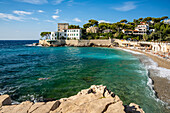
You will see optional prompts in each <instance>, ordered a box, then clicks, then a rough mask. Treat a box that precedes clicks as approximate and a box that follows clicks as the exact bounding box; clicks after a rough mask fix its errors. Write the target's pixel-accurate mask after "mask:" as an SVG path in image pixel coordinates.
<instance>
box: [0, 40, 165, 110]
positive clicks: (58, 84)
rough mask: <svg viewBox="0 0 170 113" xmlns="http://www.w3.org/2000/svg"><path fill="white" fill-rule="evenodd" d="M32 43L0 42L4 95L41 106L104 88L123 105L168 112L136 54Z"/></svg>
mask: <svg viewBox="0 0 170 113" xmlns="http://www.w3.org/2000/svg"><path fill="white" fill-rule="evenodd" d="M33 42H38V41H0V93H2V94H9V95H10V96H11V97H12V99H13V100H15V101H19V102H21V101H25V100H32V101H33V100H36V101H42V100H46V99H49V98H50V99H60V98H63V97H69V96H72V95H75V94H77V93H78V92H79V91H80V90H82V89H85V88H89V87H90V86H91V85H93V84H95V85H100V84H103V85H106V86H107V87H108V88H109V89H110V90H112V91H113V92H114V93H115V94H117V95H118V96H119V97H120V98H121V100H123V102H124V104H129V103H132V102H133V103H136V104H139V105H140V106H141V107H142V108H143V109H144V110H145V112H147V113H164V112H166V111H164V107H163V105H162V104H161V102H159V101H156V99H155V95H154V93H153V91H152V90H151V89H150V88H149V86H148V85H147V83H148V76H147V75H148V72H147V70H146V69H145V67H144V65H143V64H142V63H140V61H139V59H138V58H136V57H135V56H133V55H132V54H130V53H128V52H125V51H122V50H116V49H107V48H84V47H82V48H78V47H27V46H25V44H31V43H33ZM39 78H49V79H48V80H38V79H39Z"/></svg>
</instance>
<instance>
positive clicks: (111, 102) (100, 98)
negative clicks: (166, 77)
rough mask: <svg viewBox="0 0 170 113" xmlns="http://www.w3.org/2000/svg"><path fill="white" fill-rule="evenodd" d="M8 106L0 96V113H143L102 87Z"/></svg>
mask: <svg viewBox="0 0 170 113" xmlns="http://www.w3.org/2000/svg"><path fill="white" fill-rule="evenodd" d="M10 104H11V100H10V97H9V96H8V95H1V96H0V113H144V111H143V110H142V109H141V108H140V107H139V106H138V105H136V104H134V103H131V104H130V105H126V106H124V105H123V102H122V101H121V100H120V98H119V97H118V96H117V95H115V94H114V93H113V92H111V91H110V90H108V89H107V87H106V86H102V85H98V86H97V85H92V86H91V87H90V88H89V89H85V90H82V91H80V92H79V93H78V94H77V95H75V96H71V97H69V98H62V99H60V100H56V101H51V102H37V103H33V102H30V101H26V102H22V103H20V104H18V105H10Z"/></svg>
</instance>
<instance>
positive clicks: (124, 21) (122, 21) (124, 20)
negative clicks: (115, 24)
mask: <svg viewBox="0 0 170 113" xmlns="http://www.w3.org/2000/svg"><path fill="white" fill-rule="evenodd" d="M127 22H128V21H127V20H126V19H123V20H121V21H120V23H127Z"/></svg>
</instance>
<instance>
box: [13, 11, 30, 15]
mask: <svg viewBox="0 0 170 113" xmlns="http://www.w3.org/2000/svg"><path fill="white" fill-rule="evenodd" d="M13 13H14V14H17V15H31V14H32V12H26V11H17V10H16V11H13Z"/></svg>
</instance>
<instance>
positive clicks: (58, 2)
mask: <svg viewBox="0 0 170 113" xmlns="http://www.w3.org/2000/svg"><path fill="white" fill-rule="evenodd" d="M63 1H64V0H54V1H53V3H54V4H55V5H57V4H60V3H62V2H63Z"/></svg>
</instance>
